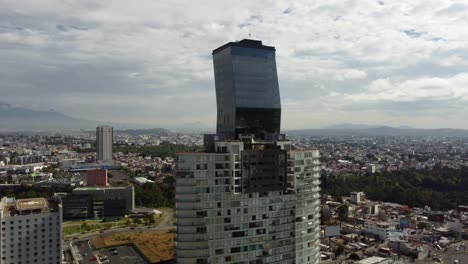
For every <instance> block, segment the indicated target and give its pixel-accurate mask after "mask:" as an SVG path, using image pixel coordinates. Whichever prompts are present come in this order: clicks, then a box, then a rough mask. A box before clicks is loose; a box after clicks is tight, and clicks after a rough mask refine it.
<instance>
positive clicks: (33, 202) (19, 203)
mask: <svg viewBox="0 0 468 264" xmlns="http://www.w3.org/2000/svg"><path fill="white" fill-rule="evenodd" d="M44 208H47V200H46V199H45V198H31V199H19V200H16V209H17V210H20V211H22V210H34V209H44Z"/></svg>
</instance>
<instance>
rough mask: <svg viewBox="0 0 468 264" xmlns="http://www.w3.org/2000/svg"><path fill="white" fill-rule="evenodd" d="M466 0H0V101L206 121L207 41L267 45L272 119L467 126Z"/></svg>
mask: <svg viewBox="0 0 468 264" xmlns="http://www.w3.org/2000/svg"><path fill="white" fill-rule="evenodd" d="M467 23H468V3H467V1H466V0H411V1H395V0H392V1H390V0H377V1H371V0H355V1H345V0H336V1H335V0H328V1H310V0H308V1H264V0H259V1H251V0H249V1H220V0H204V1H189V0H187V1H178V0H136V1H128V0H125V1H118V0H108V1H95V0H93V1H87V0H79V1H71V0H31V1H26V0H0V101H1V102H3V103H10V104H13V105H17V106H23V107H27V108H31V109H40V110H48V109H55V110H57V111H59V112H62V113H65V114H68V115H71V116H74V117H79V118H86V119H92V120H101V121H114V122H127V123H139V124H148V125H153V126H154V127H164V126H173V125H176V124H184V123H192V122H203V123H205V124H206V125H208V126H211V127H214V122H215V113H216V101H215V93H214V80H213V64H212V57H211V51H212V50H213V49H215V48H217V47H218V46H221V45H222V44H224V43H226V42H229V41H235V40H241V39H243V38H248V36H249V32H250V33H251V36H252V38H253V39H260V40H262V41H263V43H264V44H265V45H271V46H275V47H276V50H277V53H276V55H277V68H278V77H279V83H280V91H281V99H282V105H283V109H284V110H283V124H282V126H283V128H289V129H291V128H318V127H323V126H327V125H330V124H337V123H361V124H382V125H392V126H399V125H409V126H414V127H423V128H426V127H454V128H468V122H466V120H467V117H468V32H467V29H466V27H467Z"/></svg>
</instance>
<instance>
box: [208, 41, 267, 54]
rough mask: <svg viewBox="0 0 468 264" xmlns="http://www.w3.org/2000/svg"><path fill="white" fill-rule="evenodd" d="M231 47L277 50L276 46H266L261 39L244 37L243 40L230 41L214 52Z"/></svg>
mask: <svg viewBox="0 0 468 264" xmlns="http://www.w3.org/2000/svg"><path fill="white" fill-rule="evenodd" d="M229 47H241V48H254V49H263V50H272V51H275V47H271V46H264V45H263V44H262V41H261V40H254V39H243V40H241V41H236V42H228V43H226V44H224V45H223V46H221V47H219V48H217V49H215V50H213V54H216V53H218V52H220V51H222V50H224V49H227V48H229Z"/></svg>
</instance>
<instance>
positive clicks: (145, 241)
mask: <svg viewBox="0 0 468 264" xmlns="http://www.w3.org/2000/svg"><path fill="white" fill-rule="evenodd" d="M91 241H92V242H93V244H94V246H95V247H96V248H98V249H99V248H103V247H115V246H121V245H128V244H133V245H135V247H136V248H138V249H139V251H140V252H141V253H142V254H143V255H145V256H146V258H147V259H148V260H149V261H150V262H151V263H158V262H161V261H167V260H171V259H174V234H173V233H166V232H161V231H136V232H127V233H118V234H110V235H102V236H99V237H95V238H93V239H91Z"/></svg>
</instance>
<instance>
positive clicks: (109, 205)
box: [62, 186, 135, 219]
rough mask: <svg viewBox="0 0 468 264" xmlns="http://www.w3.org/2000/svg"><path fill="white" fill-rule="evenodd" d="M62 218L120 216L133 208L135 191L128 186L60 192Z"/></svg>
mask: <svg viewBox="0 0 468 264" xmlns="http://www.w3.org/2000/svg"><path fill="white" fill-rule="evenodd" d="M62 200H63V211H64V219H76V218H103V217H109V216H122V215H125V214H128V213H131V212H133V211H134V210H135V192H134V189H133V186H128V187H86V188H76V189H74V190H73V192H72V193H71V194H62Z"/></svg>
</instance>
